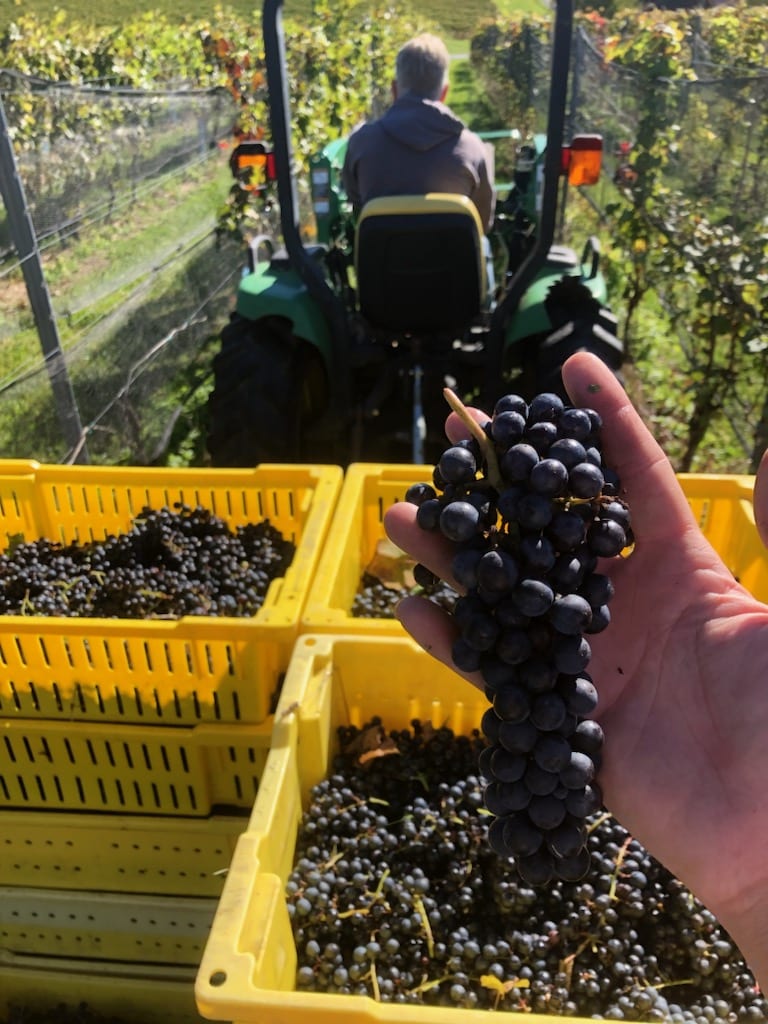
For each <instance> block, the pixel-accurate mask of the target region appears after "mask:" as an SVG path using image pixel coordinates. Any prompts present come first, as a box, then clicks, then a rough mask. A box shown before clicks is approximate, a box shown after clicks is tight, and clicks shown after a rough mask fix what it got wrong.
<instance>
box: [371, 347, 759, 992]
mask: <svg viewBox="0 0 768 1024" xmlns="http://www.w3.org/2000/svg"><path fill="white" fill-rule="evenodd" d="M563 376H564V380H565V383H566V387H567V389H568V393H569V395H570V396H571V399H572V401H573V403H574V405H579V406H587V407H592V408H594V409H596V410H597V412H599V413H600V415H601V416H602V418H603V423H604V428H603V446H604V457H605V461H606V463H607V464H608V465H610V466H611V467H612V468H613V469H615V470H616V471H617V472H618V474H619V476H620V478H621V481H622V484H623V488H624V497H625V498H626V499H627V501H628V503H629V505H630V508H631V512H632V524H633V531H634V534H635V541H636V544H635V549H634V551H633V552H632V554H631V556H630V557H628V558H623V559H622V558H616V559H612V560H611V561H610V562H609V563H607V564H606V565H601V571H605V572H608V573H609V574H610V575H611V577H612V579H613V582H614V585H615V588H616V592H615V596H614V598H613V600H612V602H611V605H610V608H611V616H612V620H611V623H610V625H609V627H608V628H607V629H606V630H604V631H603V632H602V633H599V634H596V635H594V636H591V637H590V638H589V639H590V644H591V647H592V659H591V661H590V664H589V672H590V674H591V676H592V677H593V680H594V682H595V685H596V686H597V689H598V692H599V694H600V704H599V706H598V709H597V713H596V717H597V719H598V720H599V722H600V724H601V725H602V727H603V729H604V732H605V737H606V739H605V750H604V760H603V764H602V767H601V770H600V775H599V780H598V781H599V782H600V785H601V788H602V790H603V794H604V798H605V804H606V806H607V808H608V809H609V810H610V811H611V812H612V813H613V814H614V815H615V816H616V817H617V818H618V820H619V821H620V822H621V823H622V824H623V825H624V826H625V827H626V828H627V829H629V830H630V831H631V832H632V834H633V835H634V836H635V838H636V839H638V841H640V842H641V843H643V845H644V846H645V847H646V848H647V849H648V850H649V851H650V852H651V853H652V854H653V855H654V856H655V857H656V858H657V859H658V860H660V861H661V862H662V863H663V864H664V865H665V866H666V867H667V868H668V869H669V870H670V871H672V872H673V873H674V874H675V875H676V876H677V877H678V878H680V879H681V881H683V882H684V883H685V884H686V885H687V886H688V887H689V888H690V889H691V890H692V891H693V892H695V893H696V895H698V896H699V898H700V899H701V900H702V901H703V902H704V903H705V904H706V905H707V906H708V907H709V908H710V910H711V911H712V912H713V913H714V914H716V916H717V917H718V919H719V920H720V922H721V923H722V924H723V925H724V926H725V927H726V928H727V929H728V930H729V931H730V932H731V934H732V936H733V938H734V940H735V941H736V942H737V944H738V945H739V947H740V948H741V951H742V953H743V954H744V955H745V956H746V957H747V958H748V959H749V961H750V965H751V966H752V969H753V971H755V973H757V972H758V971H762V972H763V976H764V983H765V984H768V857H766V854H765V851H766V848H767V847H768V797H766V780H767V779H768V607H766V606H765V605H763V604H761V603H760V602H758V601H757V600H755V599H754V598H753V597H752V596H751V595H750V594H749V593H748V592H747V591H746V590H744V589H743V588H742V587H741V586H740V585H739V584H738V583H737V582H736V581H735V579H734V578H733V576H732V574H731V573H730V572H729V571H728V569H727V568H726V566H725V565H724V564H723V562H722V561H721V559H720V557H719V556H718V555H717V553H716V552H715V551H714V549H713V548H712V547H711V546H710V544H709V543H708V542H707V540H706V539H705V538H704V536H703V535H702V533H701V531H700V530H699V527H698V525H697V523H696V521H695V519H694V517H693V514H692V513H691V511H690V508H689V505H688V502H687V500H686V498H685V495H684V493H683V491H682V489H681V488H680V485H679V483H678V481H677V479H676V476H675V473H674V471H673V469H672V466H671V465H670V463H669V461H668V460H667V458H666V457H665V455H664V453H663V451H662V450H661V448H660V447H659V446H658V445H657V443H656V442H655V440H654V439H653V437H652V436H651V434H650V433H649V432H648V430H647V429H646V427H645V425H644V424H643V422H642V420H641V419H640V417H639V415H638V414H637V413H636V412H635V410H634V409H633V407H632V405H631V403H630V401H629V399H628V397H627V395H626V394H625V392H624V391H623V389H622V388H621V386H620V385H619V384H618V382H617V381H616V379H615V377H614V376H613V374H612V373H611V372H610V370H608V369H607V368H606V367H605V366H604V365H603V363H602V362H600V360H598V359H597V358H596V357H594V356H591V355H588V354H585V353H579V354H577V355H575V356H572V357H571V358H570V359H569V360H568V362H567V363H566V364H565V367H564V371H563ZM484 418H487V417H484ZM462 429H464V428H463V427H462V425H461V423H460V421H459V420H458V417H455V416H454V415H453V414H451V416H450V417H449V419H448V421H447V432H448V433H449V436H450V437H451V439H452V440H455V439H456V438H457V437H458V436H461V434H460V431H461V430H462ZM415 511H416V510H415V507H414V506H410V505H408V504H406V503H399V504H397V505H395V506H393V507H392V508H390V510H389V511H388V513H387V515H386V518H385V528H386V530H387V533H388V534H389V536H390V538H391V539H392V541H393V542H394V543H395V544H397V545H398V546H399V547H401V548H402V549H403V550H405V551H407V552H408V553H410V554H411V555H412V556H413V557H414V558H416V559H417V560H419V561H422V562H424V563H425V564H427V565H428V566H429V567H430V568H431V569H432V570H433V571H434V572H436V573H438V574H439V575H441V576H442V577H443V578H447V579H448V580H449V581H450V555H451V545H450V544H449V543H448V542H447V541H445V540H443V539H441V538H440V537H437V536H435V535H434V534H431V533H425V532H424V531H422V530H421V529H420V528H419V527H418V526H417V525H416V523H415ZM755 511H756V519H757V522H758V525H759V529H760V531H761V535H762V537H763V538H764V539H766V538H768V458H767V459H764V460H763V463H762V465H761V467H760V471H759V473H758V475H757V482H756V487H755ZM398 616H399V618H400V619H401V621H402V622H403V624H404V626H405V628H406V629H407V630H408V631H409V632H410V633H411V634H412V635H413V636H414V638H415V639H416V640H417V641H418V642H419V643H420V644H421V645H422V646H423V647H425V648H426V649H427V650H429V651H431V652H432V653H433V654H434V656H435V657H437V658H439V659H440V660H442V661H445V662H446V663H447V664H451V658H450V646H451V638H452V636H453V635H454V634H455V629H454V627H453V623H452V621H451V619H450V617H449V616H448V615H447V614H446V613H445V612H443V611H442V609H440V608H438V607H437V606H436V605H434V604H432V603H430V602H427V601H425V600H424V599H420V598H406V599H405V600H404V601H402V602H401V604H400V606H399V609H398ZM467 678H468V679H469V680H470V681H471V682H474V683H475V684H477V685H481V684H480V681H479V679H478V678H476V677H475V678H473V677H471V676H467Z"/></svg>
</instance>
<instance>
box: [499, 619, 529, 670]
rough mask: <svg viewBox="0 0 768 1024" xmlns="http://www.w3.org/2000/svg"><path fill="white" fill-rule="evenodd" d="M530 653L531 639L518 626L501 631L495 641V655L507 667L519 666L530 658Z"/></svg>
mask: <svg viewBox="0 0 768 1024" xmlns="http://www.w3.org/2000/svg"><path fill="white" fill-rule="evenodd" d="M496 621H497V622H498V616H497V619H496ZM532 651H533V647H532V645H531V638H530V637H529V635H528V633H527V632H526V631H525V629H522V628H520V627H518V626H512V627H510V628H509V629H503V630H502V631H501V633H500V635H499V638H498V640H497V641H496V654H497V655H498V656H499V658H500V659H501V660H502V661H503V662H504V663H505V664H507V665H519V664H521V662H523V661H525V660H526V659H527V658H529V657H530V656H531V653H532Z"/></svg>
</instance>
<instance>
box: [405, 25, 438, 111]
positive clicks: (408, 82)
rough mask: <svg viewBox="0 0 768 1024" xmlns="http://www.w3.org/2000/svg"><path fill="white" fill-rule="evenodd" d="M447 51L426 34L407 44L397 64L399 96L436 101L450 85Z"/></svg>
mask: <svg viewBox="0 0 768 1024" xmlns="http://www.w3.org/2000/svg"><path fill="white" fill-rule="evenodd" d="M449 60H450V57H449V56H448V50H447V48H446V45H445V43H444V42H443V41H442V39H439V38H438V37H437V36H433V35H430V33H429V32H423V33H422V34H421V35H419V36H416V37H415V38H414V39H411V40H410V42H408V43H406V44H405V45H404V46H403V47H402V48H401V49H400V52H399V53H398V55H397V62H396V64H395V70H396V79H397V88H398V92H400V93H406V92H410V93H414V94H415V95H416V96H423V97H424V98H425V99H428V100H437V99H439V98H440V93H441V92H442V91H443V87H444V86H445V85H446V84H447V82H448V62H449Z"/></svg>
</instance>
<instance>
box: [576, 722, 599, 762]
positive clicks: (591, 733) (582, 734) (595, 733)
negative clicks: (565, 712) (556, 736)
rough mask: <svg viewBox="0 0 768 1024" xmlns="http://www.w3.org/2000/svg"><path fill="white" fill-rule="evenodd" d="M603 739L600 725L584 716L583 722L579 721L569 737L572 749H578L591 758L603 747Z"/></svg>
mask: <svg viewBox="0 0 768 1024" xmlns="http://www.w3.org/2000/svg"><path fill="white" fill-rule="evenodd" d="M603 739H604V736H603V730H602V728H601V726H600V725H599V724H598V723H597V722H595V721H594V719H592V718H585V719H584V721H583V722H579V724H578V725H577V726H576V728H575V729H574V731H573V733H572V735H571V737H570V740H571V746H572V747H573V749H574V750H580V751H581V752H582V753H583V754H589V756H590V757H592V758H594V756H595V754H599V753H600V751H601V750H602V749H603Z"/></svg>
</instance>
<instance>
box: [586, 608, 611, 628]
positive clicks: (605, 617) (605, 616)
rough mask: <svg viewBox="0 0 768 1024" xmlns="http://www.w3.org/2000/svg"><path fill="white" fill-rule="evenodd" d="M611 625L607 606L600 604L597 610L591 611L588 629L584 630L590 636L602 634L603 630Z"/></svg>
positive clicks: (609, 610)
mask: <svg viewBox="0 0 768 1024" xmlns="http://www.w3.org/2000/svg"><path fill="white" fill-rule="evenodd" d="M610 624H611V609H610V608H609V607H608V605H607V604H601V605H600V607H599V608H593V609H592V621H591V622H590V624H589V628H588V629H586V630H585V632H586V633H589V634H590V635H592V634H594V633H602V631H603V630H604V629H607V628H608V626H610Z"/></svg>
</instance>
